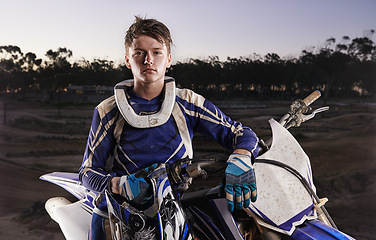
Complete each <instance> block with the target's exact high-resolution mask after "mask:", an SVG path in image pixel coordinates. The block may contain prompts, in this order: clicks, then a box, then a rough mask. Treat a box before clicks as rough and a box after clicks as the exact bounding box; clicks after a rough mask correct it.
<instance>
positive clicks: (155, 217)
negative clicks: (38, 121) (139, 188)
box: [40, 91, 353, 240]
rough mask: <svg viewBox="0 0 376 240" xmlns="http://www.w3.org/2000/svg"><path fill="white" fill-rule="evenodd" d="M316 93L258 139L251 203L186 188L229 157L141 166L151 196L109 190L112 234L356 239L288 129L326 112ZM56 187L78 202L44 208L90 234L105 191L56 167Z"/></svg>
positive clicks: (78, 232)
mask: <svg viewBox="0 0 376 240" xmlns="http://www.w3.org/2000/svg"><path fill="white" fill-rule="evenodd" d="M320 95H321V94H320V92H319V91H315V92H313V93H312V94H311V95H309V96H308V97H307V98H305V99H304V100H296V101H294V102H293V103H292V104H291V106H290V108H289V111H288V113H287V114H286V115H284V116H283V117H282V118H281V120H280V121H279V122H277V121H275V120H274V119H270V120H269V124H270V126H271V129H272V138H271V139H270V140H269V141H267V142H266V143H265V142H263V141H262V140H261V141H260V143H259V145H260V151H259V156H258V157H257V158H256V159H255V163H254V169H255V175H256V182H257V187H258V199H257V201H256V202H254V203H251V205H250V207H248V208H243V210H240V211H235V212H234V213H230V212H229V211H228V210H227V201H226V199H225V193H224V190H223V186H217V187H214V188H205V189H201V190H198V191H187V190H188V189H189V186H190V185H191V183H192V179H194V178H198V177H201V178H205V177H207V176H208V175H210V174H213V173H218V171H221V172H222V173H224V169H225V167H226V160H220V159H212V158H207V159H205V158H201V159H181V160H178V161H175V162H174V163H172V164H159V165H157V166H156V167H154V168H152V170H151V171H148V172H146V171H145V170H141V171H139V172H138V173H136V174H137V176H139V177H140V176H141V177H147V178H149V179H150V182H151V183H152V189H153V198H152V199H153V200H152V203H151V204H149V206H147V208H145V207H140V206H134V205H131V204H130V203H128V202H127V201H126V200H125V199H124V198H122V197H121V196H119V195H114V194H111V193H109V192H107V191H106V192H105V196H106V200H107V206H108V216H107V217H108V223H109V224H108V225H109V226H110V227H109V230H108V231H109V232H110V233H111V234H108V235H111V239H116V240H123V239H149V240H151V239H223V240H224V239H227V240H231V239H247V240H252V239H253V240H256V239H266V240H279V239H296V240H304V239H353V238H352V237H350V236H348V235H346V234H345V233H343V232H341V231H339V230H338V229H337V227H336V225H335V223H334V221H333V220H332V219H331V217H330V216H329V214H328V212H327V210H326V209H325V207H324V204H325V202H326V201H327V199H326V198H323V199H320V198H319V197H318V196H317V194H316V188H315V186H314V183H313V177H312V169H311V164H310V160H309V158H308V156H307V155H306V154H305V152H304V151H303V149H302V148H301V146H300V145H299V143H298V142H297V141H296V139H295V138H294V137H293V136H292V134H290V132H289V131H288V129H289V128H291V127H299V126H300V125H301V123H303V122H305V121H307V120H309V119H312V118H313V117H314V116H315V114H317V113H319V112H323V111H326V110H328V109H329V107H322V108H319V109H316V110H314V111H312V109H311V107H310V105H311V104H312V103H313V102H314V101H315V100H316V99H317V98H319V97H320ZM40 178H41V179H42V180H45V181H49V182H52V183H54V184H57V185H59V186H61V187H63V188H64V189H66V190H67V191H68V192H70V193H71V194H72V195H74V196H75V197H76V198H77V199H78V201H76V202H74V203H71V202H70V201H69V200H67V199H66V198H63V197H56V198H51V199H49V200H48V201H47V202H46V205H45V207H46V210H47V212H48V213H49V215H50V216H51V218H52V219H53V220H55V221H56V222H57V223H58V224H59V226H60V228H61V230H62V232H63V234H64V236H65V237H66V239H87V238H88V232H89V228H90V223H91V217H92V213H93V210H94V202H95V199H96V198H97V197H98V195H99V194H100V193H97V192H93V191H90V190H88V189H86V188H85V187H84V186H83V185H82V184H81V183H80V182H79V179H78V174H76V173H62V172H55V173H50V174H46V175H43V176H41V177H40Z"/></svg>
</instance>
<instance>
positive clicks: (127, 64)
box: [124, 54, 132, 69]
mask: <svg viewBox="0 0 376 240" xmlns="http://www.w3.org/2000/svg"><path fill="white" fill-rule="evenodd" d="M124 58H125V66H127V68H129V69H132V68H131V64H130V63H129V57H128V54H125V56H124Z"/></svg>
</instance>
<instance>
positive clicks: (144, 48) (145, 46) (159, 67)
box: [125, 35, 171, 84]
mask: <svg viewBox="0 0 376 240" xmlns="http://www.w3.org/2000/svg"><path fill="white" fill-rule="evenodd" d="M125 62H126V65H127V67H128V68H129V69H131V70H132V73H133V77H134V80H135V81H139V82H140V83H143V84H149V83H154V82H157V81H162V82H163V81H164V75H165V72H166V69H167V68H168V67H170V66H171V54H170V53H169V52H168V50H167V47H166V44H165V43H163V44H162V43H160V42H158V41H157V40H156V39H154V38H152V37H149V36H146V35H141V36H139V37H138V38H136V39H134V40H133V43H132V45H131V46H129V47H128V49H127V54H126V56H125Z"/></svg>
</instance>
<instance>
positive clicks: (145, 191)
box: [119, 174, 151, 204]
mask: <svg viewBox="0 0 376 240" xmlns="http://www.w3.org/2000/svg"><path fill="white" fill-rule="evenodd" d="M150 190H151V189H150V184H149V183H148V182H147V181H146V179H145V178H143V177H136V176H135V175H134V174H131V175H124V176H121V177H120V179H119V194H120V195H121V196H123V197H125V198H126V199H127V200H129V201H131V202H134V203H139V204H143V203H145V202H146V201H147V200H149V199H150V197H151V196H150Z"/></svg>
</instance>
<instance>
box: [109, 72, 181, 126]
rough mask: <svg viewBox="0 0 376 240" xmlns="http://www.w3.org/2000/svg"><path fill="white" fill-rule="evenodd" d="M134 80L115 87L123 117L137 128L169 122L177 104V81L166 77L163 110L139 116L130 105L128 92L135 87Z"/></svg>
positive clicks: (116, 97) (116, 98) (117, 103)
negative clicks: (128, 89)
mask: <svg viewBox="0 0 376 240" xmlns="http://www.w3.org/2000/svg"><path fill="white" fill-rule="evenodd" d="M133 83H134V80H133V79H129V80H125V81H122V82H120V83H118V84H116V85H115V89H114V92H115V100H116V105H117V106H118V108H119V110H120V113H121V115H123V117H124V119H125V120H126V121H127V122H128V123H129V125H131V126H132V127H135V128H151V127H158V126H161V125H163V124H164V123H166V122H167V120H168V119H169V118H170V116H171V112H172V109H173V107H174V103H175V98H176V94H175V80H174V79H173V78H172V77H165V90H164V99H163V102H162V106H161V109H160V110H159V111H158V112H156V113H154V114H150V115H138V114H137V113H136V112H135V111H134V109H133V108H132V106H131V105H130V104H129V101H128V98H127V94H126V90H127V88H129V87H131V86H133Z"/></svg>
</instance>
